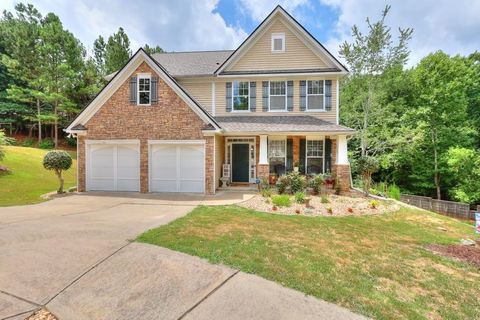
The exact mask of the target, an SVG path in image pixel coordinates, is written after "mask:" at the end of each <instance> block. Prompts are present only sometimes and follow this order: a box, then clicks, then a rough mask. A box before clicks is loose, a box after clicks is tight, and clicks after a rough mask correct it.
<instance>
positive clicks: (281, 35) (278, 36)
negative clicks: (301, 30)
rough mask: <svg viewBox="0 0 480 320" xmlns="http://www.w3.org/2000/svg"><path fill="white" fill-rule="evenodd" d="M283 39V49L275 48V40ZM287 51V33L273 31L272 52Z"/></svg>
mask: <svg viewBox="0 0 480 320" xmlns="http://www.w3.org/2000/svg"><path fill="white" fill-rule="evenodd" d="M278 39H280V40H282V49H280V50H275V40H278ZM284 52H285V33H284V32H274V33H272V53H284Z"/></svg>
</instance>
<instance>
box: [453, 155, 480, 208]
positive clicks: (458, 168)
mask: <svg viewBox="0 0 480 320" xmlns="http://www.w3.org/2000/svg"><path fill="white" fill-rule="evenodd" d="M447 164H448V171H449V172H450V173H451V174H452V175H453V176H455V186H454V187H453V188H452V189H451V190H450V194H451V196H452V197H453V198H454V199H456V200H458V201H462V202H466V203H479V202H480V152H478V151H475V150H473V149H467V148H450V149H449V150H448V152H447Z"/></svg>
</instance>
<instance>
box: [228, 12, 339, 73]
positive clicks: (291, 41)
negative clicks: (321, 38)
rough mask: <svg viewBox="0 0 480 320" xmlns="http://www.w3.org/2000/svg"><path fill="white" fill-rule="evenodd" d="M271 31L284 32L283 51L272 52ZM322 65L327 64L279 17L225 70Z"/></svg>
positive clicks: (286, 68)
mask: <svg viewBox="0 0 480 320" xmlns="http://www.w3.org/2000/svg"><path fill="white" fill-rule="evenodd" d="M272 33H285V52H281V53H272V50H271V49H272V46H271V41H272V39H271V37H272ZM324 60H325V61H328V60H327V59H324ZM322 67H329V66H328V65H327V64H326V63H325V62H324V61H323V60H322V59H320V58H319V56H318V55H316V54H315V53H313V51H312V50H311V49H310V48H308V47H307V46H306V45H305V44H304V43H303V42H302V41H301V40H300V39H299V38H298V37H297V36H296V35H295V34H294V33H292V32H291V31H290V30H289V29H288V28H287V26H286V25H285V24H284V23H283V22H282V21H281V20H280V19H276V20H274V21H273V22H272V24H271V26H270V27H268V28H267V29H266V30H265V32H264V33H263V34H262V35H261V36H260V38H259V39H258V40H257V41H256V42H255V43H254V44H253V45H252V47H251V48H249V49H248V50H247V52H246V53H245V54H244V55H243V56H242V57H240V59H239V60H238V61H237V62H236V63H235V64H234V65H232V66H231V67H230V68H227V70H228V71H248V70H277V69H285V70H288V69H302V68H307V69H309V68H322Z"/></svg>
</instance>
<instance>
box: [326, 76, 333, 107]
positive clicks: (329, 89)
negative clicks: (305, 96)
mask: <svg viewBox="0 0 480 320" xmlns="http://www.w3.org/2000/svg"><path fill="white" fill-rule="evenodd" d="M325 110H327V111H331V110H332V80H325Z"/></svg>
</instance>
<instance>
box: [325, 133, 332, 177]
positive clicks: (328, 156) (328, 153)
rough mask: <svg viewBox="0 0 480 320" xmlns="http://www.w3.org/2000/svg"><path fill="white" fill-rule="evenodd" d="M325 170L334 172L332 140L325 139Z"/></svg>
mask: <svg viewBox="0 0 480 320" xmlns="http://www.w3.org/2000/svg"><path fill="white" fill-rule="evenodd" d="M325 172H332V140H330V139H328V138H327V139H325Z"/></svg>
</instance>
